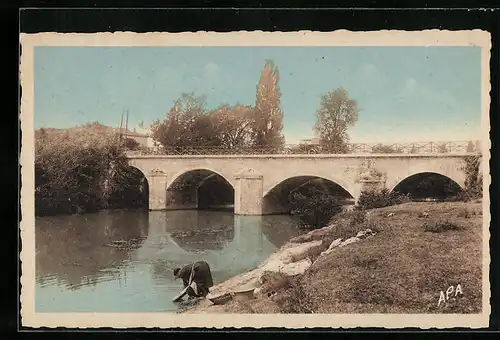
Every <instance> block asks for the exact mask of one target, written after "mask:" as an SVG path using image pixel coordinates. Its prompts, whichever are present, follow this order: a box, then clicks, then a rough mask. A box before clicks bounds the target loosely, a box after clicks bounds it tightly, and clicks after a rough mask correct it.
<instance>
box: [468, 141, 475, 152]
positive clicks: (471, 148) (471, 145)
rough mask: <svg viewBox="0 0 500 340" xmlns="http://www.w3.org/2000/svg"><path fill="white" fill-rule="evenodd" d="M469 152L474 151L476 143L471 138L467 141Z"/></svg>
mask: <svg viewBox="0 0 500 340" xmlns="http://www.w3.org/2000/svg"><path fill="white" fill-rule="evenodd" d="M467 152H474V143H472V141H471V140H470V141H469V143H467Z"/></svg>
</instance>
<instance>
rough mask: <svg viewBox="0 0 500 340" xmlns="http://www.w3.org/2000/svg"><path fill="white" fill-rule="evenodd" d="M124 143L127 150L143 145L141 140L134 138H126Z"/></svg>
mask: <svg viewBox="0 0 500 340" xmlns="http://www.w3.org/2000/svg"><path fill="white" fill-rule="evenodd" d="M124 145H125V148H126V149H127V150H139V149H140V146H141V145H140V144H139V142H138V141H136V140H135V139H133V138H125V141H124Z"/></svg>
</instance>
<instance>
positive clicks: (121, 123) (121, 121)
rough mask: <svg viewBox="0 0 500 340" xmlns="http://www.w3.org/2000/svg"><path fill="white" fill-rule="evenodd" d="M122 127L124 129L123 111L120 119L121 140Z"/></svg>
mask: <svg viewBox="0 0 500 340" xmlns="http://www.w3.org/2000/svg"><path fill="white" fill-rule="evenodd" d="M122 127H123V110H122V117H121V119H120V140H121V139H122Z"/></svg>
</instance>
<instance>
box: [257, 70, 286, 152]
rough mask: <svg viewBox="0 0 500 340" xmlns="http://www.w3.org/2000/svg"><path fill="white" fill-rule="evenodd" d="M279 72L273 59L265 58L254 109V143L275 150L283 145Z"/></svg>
mask: <svg viewBox="0 0 500 340" xmlns="http://www.w3.org/2000/svg"><path fill="white" fill-rule="evenodd" d="M278 82H279V72H278V68H277V66H276V65H275V64H274V62H273V61H271V60H267V61H266V63H265V65H264V70H263V71H262V73H261V75H260V80H259V83H258V84H257V91H256V92H257V93H256V101H255V110H254V121H253V133H254V137H253V139H254V144H255V146H257V147H265V148H269V149H270V150H277V149H280V148H282V147H283V146H284V144H285V138H284V136H283V134H282V130H283V113H282V112H281V109H280V97H281V92H280V89H279V85H278Z"/></svg>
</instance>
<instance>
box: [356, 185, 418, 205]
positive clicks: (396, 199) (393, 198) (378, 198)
mask: <svg viewBox="0 0 500 340" xmlns="http://www.w3.org/2000/svg"><path fill="white" fill-rule="evenodd" d="M409 200H410V198H409V196H408V195H402V194H399V193H397V192H389V190H388V189H386V188H384V189H381V190H369V191H363V192H361V195H360V197H359V200H358V204H357V205H356V209H357V210H366V209H375V208H383V207H388V206H391V205H396V204H401V203H405V202H408V201H409Z"/></svg>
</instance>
